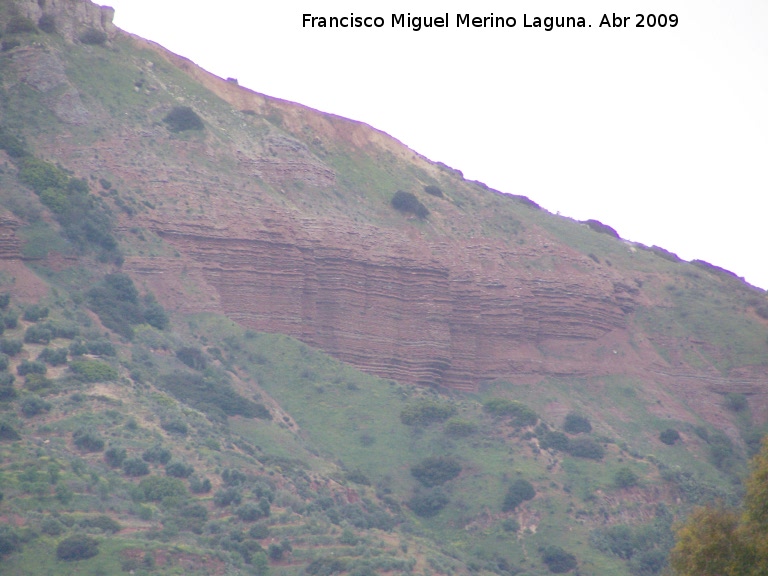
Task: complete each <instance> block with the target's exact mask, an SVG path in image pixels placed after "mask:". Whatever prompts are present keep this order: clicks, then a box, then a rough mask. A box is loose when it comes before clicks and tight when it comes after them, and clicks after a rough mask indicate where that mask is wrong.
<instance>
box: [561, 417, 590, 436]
mask: <svg viewBox="0 0 768 576" xmlns="http://www.w3.org/2000/svg"><path fill="white" fill-rule="evenodd" d="M563 430H565V431H566V432H568V434H589V433H590V432H592V424H591V423H590V421H589V419H588V418H587V417H585V416H582V415H580V414H576V413H575V412H569V413H568V414H567V415H566V416H565V423H564V424H563Z"/></svg>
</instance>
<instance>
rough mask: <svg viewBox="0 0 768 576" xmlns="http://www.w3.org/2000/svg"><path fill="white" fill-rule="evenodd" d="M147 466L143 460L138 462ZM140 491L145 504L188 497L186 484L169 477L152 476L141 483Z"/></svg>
mask: <svg viewBox="0 0 768 576" xmlns="http://www.w3.org/2000/svg"><path fill="white" fill-rule="evenodd" d="M138 462H141V463H142V464H144V465H145V466H146V463H145V462H143V461H142V460H138ZM139 490H140V491H141V494H142V496H143V499H144V501H145V502H162V501H163V500H167V499H169V498H182V497H185V496H187V495H188V493H187V488H186V486H184V482H182V481H181V480H179V479H178V478H169V477H167V476H150V477H149V478H144V479H143V480H142V481H141V482H139Z"/></svg>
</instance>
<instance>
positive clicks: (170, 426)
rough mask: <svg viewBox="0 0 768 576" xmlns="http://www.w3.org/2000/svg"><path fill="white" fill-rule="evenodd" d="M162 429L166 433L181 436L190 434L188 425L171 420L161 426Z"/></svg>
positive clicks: (180, 421)
mask: <svg viewBox="0 0 768 576" xmlns="http://www.w3.org/2000/svg"><path fill="white" fill-rule="evenodd" d="M160 427H161V428H162V429H163V430H165V431H166V432H170V433H171V434H181V435H182V436H186V435H187V432H189V427H188V426H187V423H186V422H184V421H182V420H169V421H167V422H163V423H162V424H160Z"/></svg>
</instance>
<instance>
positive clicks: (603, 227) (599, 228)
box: [584, 220, 621, 238]
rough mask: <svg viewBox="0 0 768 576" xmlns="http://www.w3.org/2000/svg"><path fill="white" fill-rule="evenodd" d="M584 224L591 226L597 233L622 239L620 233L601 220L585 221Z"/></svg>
mask: <svg viewBox="0 0 768 576" xmlns="http://www.w3.org/2000/svg"><path fill="white" fill-rule="evenodd" d="M584 224H586V225H587V226H589V227H590V228H591V229H592V230H594V231H595V232H599V233H601V234H608V236H613V237H614V238H621V236H619V233H618V232H616V230H614V229H613V228H611V227H610V226H608V225H607V224H603V223H602V222H600V221H599V220H585V221H584Z"/></svg>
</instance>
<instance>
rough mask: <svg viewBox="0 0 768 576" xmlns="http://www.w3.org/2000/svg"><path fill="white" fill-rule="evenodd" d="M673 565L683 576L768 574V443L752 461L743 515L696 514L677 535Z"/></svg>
mask: <svg viewBox="0 0 768 576" xmlns="http://www.w3.org/2000/svg"><path fill="white" fill-rule="evenodd" d="M676 540H677V542H676V544H675V547H674V549H673V550H672V553H671V555H670V565H671V567H672V569H673V571H674V573H675V574H678V575H679V576H694V575H696V576H723V575H724V576H736V575H745V574H746V575H751V574H754V575H755V576H757V575H758V574H765V573H766V571H768V442H764V443H763V448H762V450H761V451H760V453H759V454H757V455H756V456H755V457H754V459H753V460H752V471H751V474H750V476H749V478H748V479H747V481H746V494H745V496H744V505H743V511H742V512H741V513H739V511H737V510H733V509H727V508H724V507H712V506H708V507H704V508H698V509H696V510H694V512H693V514H691V516H690V517H689V519H688V520H687V522H686V523H685V524H684V525H682V526H680V527H679V529H678V530H677V534H676Z"/></svg>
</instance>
